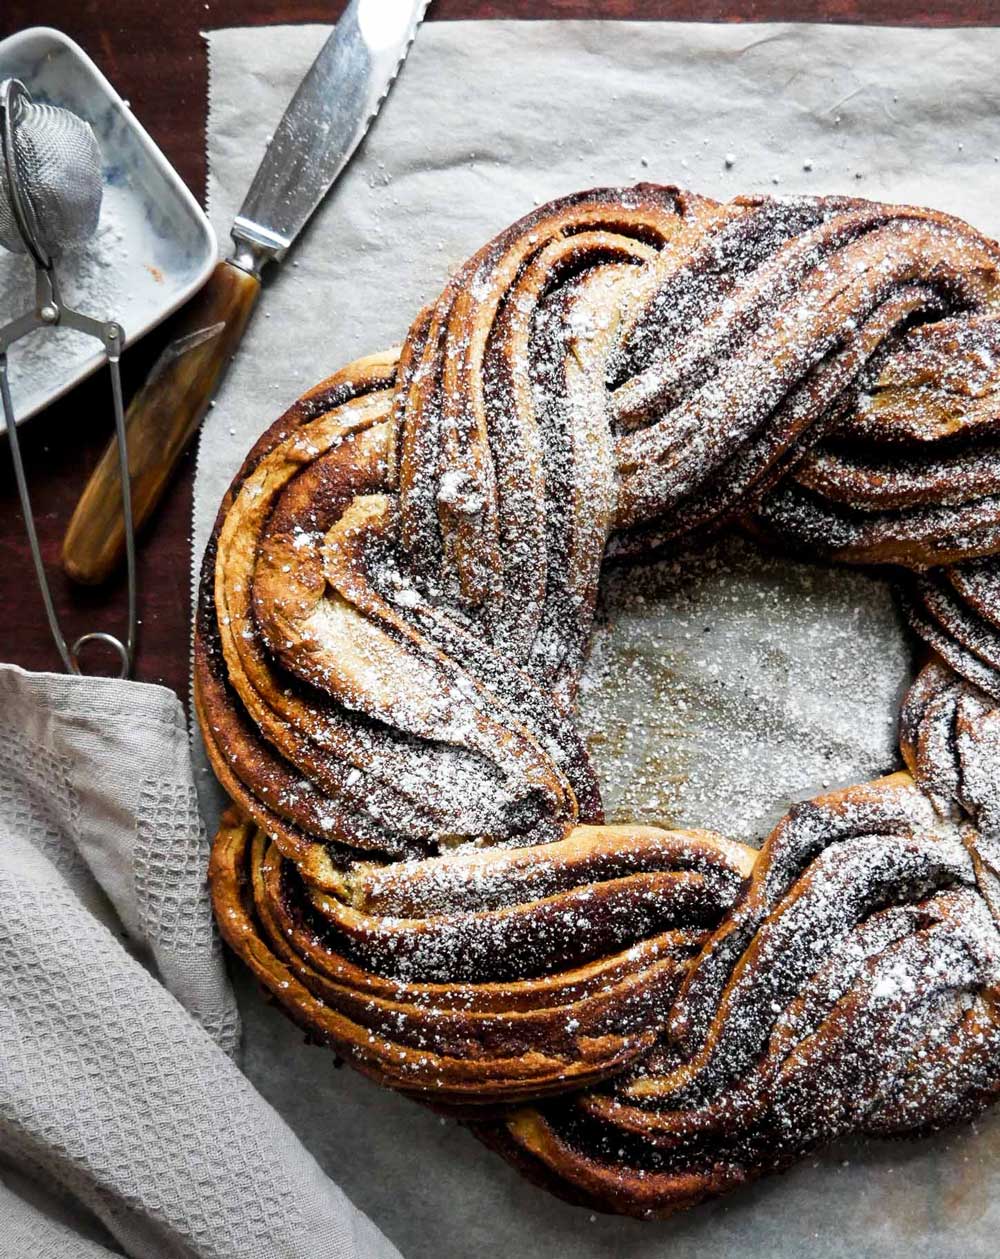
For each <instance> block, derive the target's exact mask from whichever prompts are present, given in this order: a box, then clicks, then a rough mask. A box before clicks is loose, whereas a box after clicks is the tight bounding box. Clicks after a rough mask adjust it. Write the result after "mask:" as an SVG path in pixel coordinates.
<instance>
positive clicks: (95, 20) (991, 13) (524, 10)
mask: <svg viewBox="0 0 1000 1259" xmlns="http://www.w3.org/2000/svg"><path fill="white" fill-rule="evenodd" d="M343 7H344V6H343V0H328V2H327V3H318V2H317V0H207V2H205V0H125V3H121V0H118V2H117V3H115V2H113V0H4V3H3V4H2V6H0V37H3V36H5V35H9V34H11V33H13V32H14V31H17V30H20V29H21V28H22V27H25V26H33V25H38V24H40V23H44V24H46V25H49V26H56V27H59V28H60V29H61V30H64V31H65V32H66V33H67V34H68V35H70V36H72V38H74V39H75V40H77V41H78V42H79V43H80V44H82V45H83V47H84V48H86V49H87V51H88V52H89V53H90V54H91V56H93V57H94V59H95V60H96V61H97V62H98V64H99V65H100V67H101V69H102V70H103V71H104V72H105V74H106V75H107V76H108V78H109V79H110V80H111V81H112V83H114V84H115V86H116V87H117V89H118V90H119V91H120V92H121V94H122V95H123V96H125V97H126V98H128V99H129V100H130V101H131V104H132V108H133V110H134V111H135V114H136V116H137V117H138V118H140V119H141V120H142V122H143V124H144V125H145V126H146V127H147V128H148V130H149V131H150V132H151V133H152V135H153V137H154V139H155V140H156V141H157V142H158V143H159V145H160V146H161V148H162V149H163V151H164V152H165V153H166V155H167V157H168V158H169V159H170V161H171V162H173V163H174V165H175V166H176V167H177V169H178V170H179V171H180V173H181V175H182V176H183V178H184V179H185V180H186V181H187V183H188V185H189V186H190V187H191V188H192V189H193V191H194V192H195V194H196V195H197V196H199V197H202V196H203V195H204V190H205V141H204V133H205V104H206V79H207V67H206V60H205V46H204V43H203V41H202V39H201V38H200V34H199V32H200V31H202V30H205V29H207V28H213V27H223V26H245V25H267V24H270V23H276V22H328V21H331V20H333V19H334V18H336V16H337V14H338V13H339V12H340V11H341V9H342V8H343ZM559 17H562V18H583V17H588V18H602V17H603V18H634V19H675V20H693V19H700V20H706V21H778V20H780V21H790V20H795V21H831V22H872V23H882V24H898V25H908V26H959V25H993V24H1000V0H492V2H491V0H435V3H434V4H432V6H431V12H430V14H429V18H430V20H435V21H447V20H449V19H456V18H559ZM160 340H161V338H160V337H158V336H157V334H156V333H153V334H152V335H151V336H150V337H148V338H147V340H146V341H145V342H143V343H142V344H140V345H138V346H136V347H135V348H134V349H133V350H132V351H131V352H130V353H129V354H127V355H126V359H125V378H126V381H125V383H126V388H127V389H128V388H134V387H135V386H136V385H137V384H138V382H139V381H140V380H141V379H142V377H143V376H144V374H145V372H146V370H147V369H148V367H149V364H150V362H151V361H152V359H153V357H155V354H156V352H157V350H158V348H159V344H160ZM107 388H108V386H107V381H106V379H104V378H102V377H101V376H98V377H97V378H95V379H94V380H91V381H89V382H87V383H86V384H84V385H82V386H81V387H80V388H79V389H78V390H76V391H75V392H74V393H72V394H71V395H69V396H68V397H67V398H65V399H63V400H62V401H60V402H59V403H58V404H56V405H55V406H53V407H52V408H51V409H50V410H49V411H48V412H47V413H45V414H43V415H40V416H38V417H37V418H36V419H34V420H32V421H31V422H30V423H28V424H27V425H25V426H24V427H23V428H22V430H21V432H22V444H23V448H24V456H25V463H26V466H27V470H28V475H29V478H30V484H31V487H32V491H33V496H34V504H35V513H36V516H37V519H38V523H39V532H40V534H41V537H42V541H43V545H44V548H45V553H46V556H47V558H48V560H49V562H50V571H51V572H52V574H53V579H54V584H55V588H56V592H57V597H58V602H59V606H60V610H61V612H62V614H63V616H64V618H65V623H66V625H67V630H68V631H69V630H75V631H76V632H81V631H82V630H84V629H91V628H96V627H105V626H107V627H110V628H115V627H119V626H121V625H122V623H123V622H122V615H123V603H124V588H123V586H124V583H123V582H121V581H118V582H113V583H110V584H109V586H108V587H107V588H102V589H97V590H80V589H76V588H74V587H72V586H71V585H70V583H68V582H67V581H65V579H63V577H62V575H61V573H60V572H59V571H58V553H59V546H60V542H61V539H62V534H63V530H64V528H65V525H66V522H67V521H68V519H69V516H70V513H71V512H72V509H73V506H74V505H75V502H76V499H77V496H78V494H79V492H80V490H81V489H82V486H83V484H84V481H85V479H86V476H87V474H88V472H89V469H90V468H91V467H92V465H93V463H94V462H95V461H96V459H97V456H98V454H99V453H100V451H101V450H102V449H103V447H104V444H105V442H106V439H107V434H108V425H109V422H110V412H109V406H108V394H107ZM0 444H2V445H3V446H6V440H3V441H2V443H0ZM193 474H194V459H193V453H192V452H191V451H189V452H188V454H187V455H186V457H185V458H184V460H183V462H182V464H181V466H180V470H179V472H178V475H177V477H176V479H175V481H174V483H173V485H172V487H171V489H170V491H169V492H168V494H167V497H166V500H165V502H164V503H163V504H162V506H161V507H160V510H159V512H158V513H157V515H156V517H155V519H154V520H153V521H152V522H151V524H150V526H149V527H148V528H147V530H146V531H145V534H144V536H143V537H142V538H141V540H140V563H139V582H140V616H141V619H142V625H141V628H140V644H139V653H138V659H137V669H136V676H137V677H139V678H141V679H143V680H146V681H160V682H165V683H167V684H168V685H169V686H172V687H173V688H175V689H176V690H178V691H179V692H180V693H181V694H182V695H186V692H187V667H188V635H189V615H188V605H189V594H190V586H189V565H190V543H189V529H190V516H191V486H192V479H193ZM0 660H5V661H14V662H15V663H17V664H20V665H23V666H24V667H26V668H30V669H54V668H57V667H58V665H59V661H58V657H57V655H56V652H55V648H54V647H53V645H52V642H51V640H50V638H49V634H48V630H47V627H46V624H45V619H44V614H43V611H42V606H41V601H40V599H39V597H38V594H37V592H36V590H35V586H34V578H33V574H32V572H31V568H30V558H29V554H28V549H27V545H26V542H25V538H24V530H23V524H22V521H21V514H20V509H19V505H18V501H17V493H16V490H15V487H14V481H13V476H12V474H11V471H10V460H9V456H8V453H7V451H6V450H5V449H4V450H0Z"/></svg>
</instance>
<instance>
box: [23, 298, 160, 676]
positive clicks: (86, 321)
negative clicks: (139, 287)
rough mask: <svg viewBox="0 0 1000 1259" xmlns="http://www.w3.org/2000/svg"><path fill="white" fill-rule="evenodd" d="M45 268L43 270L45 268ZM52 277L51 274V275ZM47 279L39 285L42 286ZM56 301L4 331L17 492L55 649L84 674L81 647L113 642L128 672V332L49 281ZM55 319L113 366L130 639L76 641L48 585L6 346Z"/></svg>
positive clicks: (123, 672)
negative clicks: (62, 297)
mask: <svg viewBox="0 0 1000 1259" xmlns="http://www.w3.org/2000/svg"><path fill="white" fill-rule="evenodd" d="M42 274H44V273H42ZM49 279H50V281H51V277H49ZM41 288H42V285H40V290H41ZM49 292H50V297H51V301H50V302H49V303H48V304H45V303H42V304H41V305H40V306H39V307H38V309H37V310H35V311H29V312H28V313H27V314H26V315H22V316H21V318H20V319H17V320H15V321H14V322H13V323H12V324H10V325H8V326H7V327H6V328H4V329H3V330H2V331H0V399H2V402H3V414H4V420H5V421H6V424H7V436H8V439H9V441H10V453H11V460H12V462H13V464H14V480H15V482H16V484H17V493H18V497H19V498H20V500H21V513H22V515H23V516H24V527H25V529H26V531H27V534H28V546H29V548H30V550H31V559H32V563H33V564H34V566H35V576H36V577H37V579H38V587H39V590H40V591H41V595H42V603H43V604H44V606H45V616H46V619H47V620H48V623H49V630H50V631H51V634H52V638H53V641H54V642H55V645H56V650H57V651H58V652H59V656H60V659H61V660H62V662H63V666H64V668H65V669H66V670H67V671H68V672H69V673H74V674H77V675H81V674H82V673H83V667H82V665H81V663H80V655H81V652H82V649H83V648H84V647H85V646H86V645H87V644H88V643H92V642H101V643H104V644H106V645H107V646H110V647H112V648H114V650H115V651H116V652H117V654H118V658H119V662H120V665H119V673H118V676H119V677H121V678H126V677H128V676H129V674H130V673H131V672H132V664H133V660H134V656H135V638H136V626H137V608H136V574H135V534H134V530H133V528H132V494H131V486H130V481H129V471H128V450H127V446H126V439H125V408H124V403H123V400H122V383H121V369H120V359H121V352H122V346H123V342H124V336H123V333H122V329H121V327H120V325H119V324H117V323H114V322H109V323H103V322H101V321H100V320H97V319H91V318H90V316H88V315H83V314H80V312H79V311H74V310H67V309H66V308H65V307H60V306H59V305H58V303H57V301H56V298H55V294H54V293H52V290H51V285H50V289H49ZM56 320H58V322H59V323H60V324H62V325H63V326H64V327H68V328H74V329H75V330H76V331H77V332H82V333H85V334H87V335H89V336H92V337H96V338H97V339H98V340H100V341H101V343H102V344H103V346H104V352H105V354H106V355H107V359H108V367H109V370H110V373H111V392H112V398H113V405H114V416H115V436H116V439H117V444H118V456H119V458H118V471H119V476H120V478H121V487H122V510H123V514H124V517H125V557H126V567H127V571H128V613H127V620H128V628H127V637H126V640H125V642H122V641H121V639H119V638H116V637H115V635H114V634H109V633H107V632H105V631H103V630H97V631H91V632H89V633H86V634H81V636H80V637H79V638H77V639H76V640H75V641H74V642H73V643H72V644H69V643H67V641H66V636H65V635H64V634H63V631H62V626H61V625H60V623H59V615H58V613H57V612H56V608H55V603H54V601H53V598H52V589H51V587H50V585H49V579H48V574H47V573H46V571H45V561H44V559H43V558H42V548H41V544H40V542H39V539H38V530H37V528H36V527H35V514H34V511H33V510H32V506H31V494H30V492H29V490H28V481H27V477H26V476H25V472H24V461H23V459H22V457H21V442H20V438H19V436H18V431H17V422H16V417H15V415H14V404H13V402H12V400H11V396H10V373H9V369H8V362H7V349H8V347H9V346H10V345H12V344H14V342H15V341H18V340H20V339H21V337H23V336H26V335H27V334H28V333H29V332H31V331H33V330H34V329H35V328H38V327H44V326H48V325H51V324H52V323H54V322H55V321H56Z"/></svg>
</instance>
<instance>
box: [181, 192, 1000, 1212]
mask: <svg viewBox="0 0 1000 1259" xmlns="http://www.w3.org/2000/svg"><path fill="white" fill-rule="evenodd" d="M998 351H1000V248H998V246H997V244H996V243H995V242H993V241H991V240H988V239H986V238H984V237H983V236H981V235H980V234H979V233H978V232H976V231H974V230H973V229H972V228H971V227H969V226H967V225H966V224H965V223H962V222H960V221H958V220H956V219H954V218H950V217H948V216H946V215H944V214H940V213H936V212H934V211H930V210H924V209H914V208H909V207H899V206H889V205H880V204H874V203H871V202H866V201H861V200H857V199H853V198H834V197H801V198H794V199H777V200H776V199H769V198H766V197H740V198H737V199H736V200H734V201H732V202H729V203H727V204H724V205H722V204H717V203H715V202H713V201H710V200H708V199H706V198H704V197H699V196H695V195H692V194H690V193H687V192H682V191H679V190H678V189H675V188H667V187H658V186H653V185H650V184H642V185H639V186H638V187H635V188H626V189H602V190H598V191H592V192H585V193H580V194H578V195H576V196H572V197H568V198H566V199H564V200H560V201H556V202H553V203H551V204H549V205H545V206H542V207H540V208H538V209H536V210H535V211H533V212H532V213H531V214H529V215H528V216H527V217H526V218H524V219H522V220H521V221H520V222H518V223H516V224H514V226H512V227H510V228H509V229H508V230H507V231H505V232H503V233H502V234H501V235H500V236H498V237H497V238H496V239H495V240H494V241H492V242H491V243H490V244H488V245H486V246H485V247H484V248H483V249H481V250H480V251H479V253H477V254H476V255H475V256H474V257H473V258H471V259H470V260H469V261H468V262H466V263H465V264H464V265H463V266H462V267H461V268H460V269H459V270H458V271H457V273H456V274H455V275H454V277H453V278H452V280H451V282H450V283H449V284H448V286H447V288H446V289H445V291H444V293H443V294H442V296H441V297H440V298H439V299H438V300H437V301H436V302H434V303H433V304H432V305H431V306H429V307H428V308H427V309H426V310H424V311H423V313H422V314H421V315H420V316H419V317H418V319H417V321H416V323H415V324H414V325H413V328H412V329H411V331H410V333H409V335H408V337H407V339H406V342H405V344H404V345H403V347H402V349H401V350H400V351H399V352H398V353H397V352H389V353H383V354H376V355H374V356H372V357H371V358H366V359H362V360H360V361H359V362H356V363H352V364H351V365H350V366H348V367H346V368H344V369H343V370H342V371H340V372H338V373H337V374H336V375H334V376H332V377H330V378H329V379H328V380H326V381H324V382H323V383H322V384H320V385H318V386H317V387H316V388H314V389H313V390H311V391H310V392H309V393H307V394H306V395H305V396H304V397H303V398H301V399H300V400H299V401H298V402H297V403H295V405H294V406H293V407H292V408H291V409H290V410H289V411H288V412H287V413H286V414H285V415H283V416H282V417H281V418H280V419H279V420H278V421H277V422H276V423H274V424H273V425H272V426H271V427H270V428H269V429H268V431H267V432H266V433H265V434H264V435H263V437H261V439H260V440H259V441H258V442H257V444H256V446H255V447H254V448H253V450H252V451H251V452H250V454H249V455H248V456H247V459H246V461H245V462H244V464H243V467H242V468H241V470H240V472H239V474H238V475H237V477H236V479H235V480H234V482H233V484H232V487H231V489H230V490H229V492H228V494H227V496H226V498H225V500H224V502H223V504H222V508H221V510H220V512H219V516H218V521H217V524H216V527H215V532H214V535H213V538H212V541H211V544H210V546H209V548H208V553H207V555H206V558H205V566H204V577H203V585H202V591H201V602H200V611H199V616H198V624H197V636H196V637H197V641H196V700H197V708H198V713H199V717H200V721H201V727H202V731H203V733H204V736H205V742H206V744H207V747H208V751H209V754H210V756H211V759H212V763H213V765H214V768H215V771H216V773H217V774H218V776H219V778H220V779H221V781H222V783H223V785H224V786H225V788H226V789H227V791H228V793H229V795H230V796H231V798H232V801H233V803H234V807H233V808H232V809H230V811H229V812H227V814H226V815H225V816H224V818H223V820H222V824H221V827H220V829H219V832H218V836H217V838H216V840H215V844H214V849H213V854H212V862H211V884H212V891H213V896H214V903H215V909H216V914H217V917H218V920H219V924H220V927H221V930H222V932H223V935H224V937H225V939H226V940H227V941H228V943H229V944H230V946H231V947H232V948H233V949H234V950H235V952H236V953H237V954H238V955H239V956H240V957H241V958H242V959H243V961H244V962H245V963H246V964H247V965H248V966H249V967H250V969H251V970H252V972H253V974H254V975H255V976H256V977H257V979H258V980H259V981H260V983H261V984H263V985H264V987H265V988H266V989H267V990H268V991H269V992H270V993H271V994H272V995H273V997H274V998H275V999H276V1000H277V1001H278V1002H279V1003H280V1004H281V1005H282V1006H283V1007H284V1009H285V1010H286V1011H287V1013H288V1014H289V1015H290V1016H291V1017H292V1018H293V1019H294V1020H295V1021H296V1022H297V1023H299V1024H300V1025H301V1026H302V1027H303V1028H305V1029H307V1031H308V1033H309V1035H310V1036H311V1037H312V1038H314V1039H315V1040H316V1041H319V1042H323V1043H325V1044H328V1045H330V1046H331V1047H333V1048H334V1049H335V1050H336V1051H337V1053H338V1054H341V1055H343V1056H344V1057H345V1058H347V1059H349V1060H350V1061H351V1062H352V1063H353V1064H354V1065H355V1066H356V1067H357V1068H359V1069H360V1070H361V1071H363V1072H364V1073H366V1074H367V1075H369V1076H371V1077H373V1078H374V1079H376V1080H378V1081H380V1082H381V1083H383V1084H385V1085H388V1086H389V1087H391V1088H395V1089H398V1090H400V1091H401V1092H403V1093H406V1094H407V1095H409V1096H410V1097H413V1098H416V1099H418V1100H421V1101H423V1102H425V1103H428V1104H430V1105H432V1106H434V1107H436V1108H438V1109H440V1110H441V1111H444V1112H447V1113H452V1114H456V1115H458V1116H460V1117H461V1118H463V1119H465V1120H466V1121H468V1122H469V1123H470V1124H471V1125H472V1127H473V1130H474V1131H475V1132H476V1133H477V1134H478V1135H479V1136H480V1137H481V1138H482V1139H483V1140H484V1141H485V1142H487V1143H488V1144H489V1145H490V1146H492V1147H494V1148H495V1149H496V1150H498V1151H499V1152H500V1153H502V1154H503V1155H504V1156H505V1157H507V1158H508V1159H509V1160H511V1161H512V1162H513V1163H514V1164H516V1165H517V1166H518V1167H520V1168H521V1169H522V1170H523V1171H524V1172H525V1173H526V1174H527V1175H528V1176H530V1177H531V1178H532V1179H534V1180H536V1181H537V1182H539V1183H542V1184H544V1185H546V1186H548V1187H549V1188H550V1189H552V1190H554V1191H555V1192H556V1193H558V1194H560V1195H562V1196H564V1197H566V1198H568V1199H570V1200H571V1201H575V1202H580V1203H585V1204H587V1205H589V1206H591V1207H593V1208H597V1209H603V1210H607V1211H616V1212H620V1213H623V1214H628V1215H637V1216H648V1215H666V1214H669V1213H670V1212H672V1211H674V1210H676V1209H678V1208H681V1207H687V1206H690V1205H692V1204H693V1203H695V1202H697V1201H699V1200H700V1199H703V1198H705V1197H706V1196H709V1195H713V1194H718V1193H721V1192H723V1191H725V1190H729V1189H732V1188H734V1187H736V1186H738V1185H740V1184H742V1183H744V1182H746V1181H747V1180H749V1179H750V1178H752V1177H755V1176H757V1175H760V1174H761V1173H764V1172H769V1171H773V1170H776V1169H779V1168H781V1167H783V1166H786V1165H788V1164H789V1163H790V1162H791V1161H792V1160H794V1159H796V1158H798V1157H799V1156H801V1155H802V1154H803V1153H804V1152H805V1151H807V1150H809V1149H811V1148H814V1147H815V1146H817V1145H818V1144H819V1143H821V1142H825V1141H828V1140H830V1139H832V1138H834V1137H838V1136H841V1135H843V1134H847V1133H852V1132H860V1133H871V1134H883V1135H884V1134H901V1133H916V1132H920V1131H925V1130H928V1129H933V1128H937V1127H939V1126H941V1125H942V1124H946V1123H951V1122H952V1121H955V1120H959V1119H964V1118H967V1117H969V1116H971V1115H973V1114H975V1113H976V1112H978V1111H979V1110H980V1109H981V1108H983V1107H984V1106H986V1105H987V1104H988V1103H989V1102H991V1101H992V1100H993V1099H994V1097H995V1096H996V1095H997V1093H998V1092H1000V1006H998V1000H1000V933H998V923H1000V880H998V871H1000V846H998V840H1000V559H998V558H997V553H998V552H1000V358H998V357H997V356H998ZM732 522H738V523H739V524H741V525H742V526H744V527H746V528H749V529H750V530H752V532H753V533H754V534H756V535H759V536H762V537H764V538H767V539H771V540H773V541H777V542H780V543H782V544H784V545H786V546H790V547H793V548H805V549H807V550H809V551H810V552H812V553H814V554H819V555H820V556H825V557H826V558H827V559H829V560H832V561H836V562H847V563H856V564H869V565H870V564H882V565H891V566H894V569H895V570H896V573H897V575H898V577H899V579H900V585H901V588H902V592H903V599H904V601H905V604H906V608H907V609H908V614H909V617H910V620H911V623H912V625H913V628H914V629H915V631H916V632H917V634H918V635H919V636H920V637H921V638H922V639H923V640H924V641H925V643H926V644H927V645H928V647H929V651H928V654H927V660H926V663H925V664H924V667H923V669H922V671H921V672H920V674H919V676H918V677H917V679H916V682H915V683H914V684H913V686H912V688H911V690H910V692H909V695H908V696H907V698H906V700H905V703H904V706H903V713H902V720H901V731H902V733H901V746H902V757H903V761H904V762H905V765H906V766H907V771H908V772H903V771H900V772H897V773H893V774H891V775H890V776H889V777H886V778H883V779H880V780H879V781H876V782H871V783H867V784H864V785H862V786H855V787H850V788H848V789H846V790H840V791H834V792H832V793H829V794H826V795H822V796H819V797H817V798H816V799H814V800H812V801H810V802H808V803H804V804H799V805H796V806H795V807H793V808H792V809H791V810H790V811H789V812H788V814H787V815H786V816H785V817H784V819H783V820H782V821H781V823H780V824H779V825H778V826H777V827H776V829H775V830H774V831H773V832H772V833H771V834H770V835H769V836H768V838H767V839H766V840H765V842H764V844H763V846H762V847H761V849H760V851H759V852H757V851H755V850H754V849H752V848H749V847H745V846H743V845H741V844H737V843H731V842H728V841H727V840H725V839H724V838H722V837H720V836H718V835H715V834H711V833H709V832H706V831H701V830H673V831H667V830H662V829H655V828H653V827H648V826H632V825H619V826H605V825H602V814H601V796H600V791H599V788H598V784H597V782H596V781H595V778H594V774H593V771H592V769H591V766H590V763H589V760H588V757H587V752H586V750H585V748H584V745H583V742H582V740H581V736H580V735H579V733H578V732H577V730H576V728H575V727H574V724H573V719H572V712H573V699H574V688H575V686H576V683H577V679H578V677H579V675H580V671H581V665H582V662H583V659H584V656H585V652H586V649H587V644H588V636H589V633H590V627H591V619H592V615H593V612H594V605H595V598H596V591H597V585H598V578H599V574H600V570H601V564H602V560H603V558H604V557H605V556H634V555H637V554H639V553H642V552H646V551H648V550H649V549H650V548H653V547H662V546H665V545H668V544H670V543H672V542H674V540H675V539H678V538H680V537H682V536H683V537H685V538H687V539H690V537H691V535H693V534H697V533H700V532H702V531H705V530H708V529H717V528H719V527H720V526H721V525H724V524H727V523H732Z"/></svg>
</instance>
